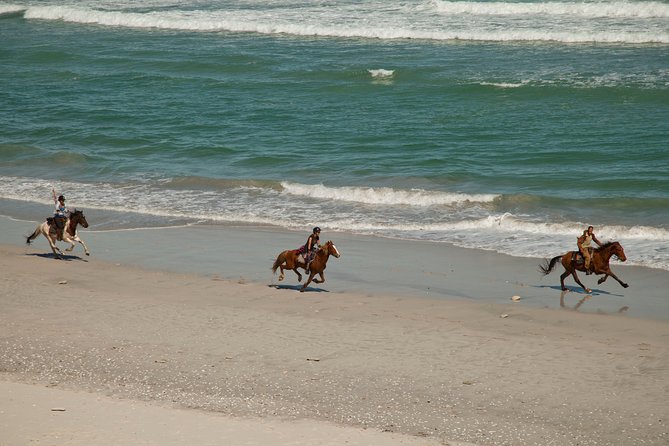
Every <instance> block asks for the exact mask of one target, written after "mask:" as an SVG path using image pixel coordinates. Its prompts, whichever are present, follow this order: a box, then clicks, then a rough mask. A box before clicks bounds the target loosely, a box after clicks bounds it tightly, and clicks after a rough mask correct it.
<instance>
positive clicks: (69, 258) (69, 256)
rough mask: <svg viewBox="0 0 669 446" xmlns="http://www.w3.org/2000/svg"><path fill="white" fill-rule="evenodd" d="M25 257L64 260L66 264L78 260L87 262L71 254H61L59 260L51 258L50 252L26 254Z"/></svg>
mask: <svg viewBox="0 0 669 446" xmlns="http://www.w3.org/2000/svg"><path fill="white" fill-rule="evenodd" d="M26 255H27V256H32V257H41V258H43V259H52V260H53V259H56V260H65V261H67V262H71V261H73V260H78V261H81V262H88V260H86V259H84V258H82V257H79V256H77V255H72V254H62V255H61V256H60V258H56V257H54V256H53V254H52V253H50V252H43V253H31V254H26Z"/></svg>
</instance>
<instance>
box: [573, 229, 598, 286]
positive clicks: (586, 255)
mask: <svg viewBox="0 0 669 446" xmlns="http://www.w3.org/2000/svg"><path fill="white" fill-rule="evenodd" d="M593 241H594V242H595V243H597V246H602V244H601V243H600V242H599V240H597V237H595V233H594V228H593V227H592V226H588V229H586V230H585V231H583V235H581V236H580V237H579V238H577V239H576V244H577V245H578V250H579V251H581V254H583V259H584V260H585V274H587V275H589V274H592V271H590V261H591V257H592V250H593V248H592V242H593Z"/></svg>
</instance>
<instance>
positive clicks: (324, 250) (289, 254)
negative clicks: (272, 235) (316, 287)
mask: <svg viewBox="0 0 669 446" xmlns="http://www.w3.org/2000/svg"><path fill="white" fill-rule="evenodd" d="M330 254H332V255H333V256H335V257H337V258H339V256H340V255H341V254H339V251H337V247H336V246H335V245H334V243H332V240H329V241H328V242H327V243H326V244H324V245H323V246H321V247H320V249H319V250H318V251H317V252H316V255H315V256H314V260H312V261H311V265H309V271H310V272H309V278H308V279H307V281H306V282H304V285H302V288H300V291H302V292H303V291H304V290H305V289H306V288H307V285H309V283H311V281H312V280H313V281H314V282H316V283H323V282H325V275H324V274H323V271H324V270H325V267H326V265H327V263H328V259H329V258H330ZM299 256H300V251H299V250H298V249H288V250H286V251H283V252H282V253H281V254H279V255H278V256H277V258H276V260H275V261H274V265H272V273H274V274H276V270H277V268H281V274H280V275H279V282H280V281H282V280H283V278H284V273H283V271H284V270H286V269H292V270H293V271H295V274H297V281H298V282H302V274H300V272H299V271H298V270H297V269H298V268H302V269H304V270H305V271H306V269H307V264H306V263H304V262H299V261H298V258H299ZM316 274H318V275H320V276H321V280H318V279H314V276H315V275H316Z"/></svg>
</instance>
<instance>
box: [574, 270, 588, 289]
mask: <svg viewBox="0 0 669 446" xmlns="http://www.w3.org/2000/svg"><path fill="white" fill-rule="evenodd" d="M571 275H572V276H573V277H574V280H575V281H576V283H578V284H579V285H581V288H583V290H584V291H585V292H586V293H592V290H591V289H590V288H588V287H586V286H585V285H583V283H581V281H580V280H579V278H578V276H577V275H576V270H573V271H572V272H571Z"/></svg>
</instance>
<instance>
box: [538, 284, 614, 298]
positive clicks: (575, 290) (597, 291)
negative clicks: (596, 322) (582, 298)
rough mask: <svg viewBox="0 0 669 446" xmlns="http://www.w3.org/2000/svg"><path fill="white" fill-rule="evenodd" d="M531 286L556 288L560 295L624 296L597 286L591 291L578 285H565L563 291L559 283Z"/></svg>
mask: <svg viewBox="0 0 669 446" xmlns="http://www.w3.org/2000/svg"><path fill="white" fill-rule="evenodd" d="M533 288H543V289H550V290H556V291H559V292H560V293H561V294H562V297H564V296H565V295H567V293H574V294H583V295H586V294H587V295H589V296H599V295H606V296H614V297H625V295H624V294H617V293H611V292H610V291H604V290H600V289H598V288H593V289H592V291H590V292H589V293H586V292H585V290H584V289H583V288H581V287H579V286H567V287H566V288H567V290H565V291H563V290H562V288H561V287H560V285H534V286H533Z"/></svg>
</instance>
